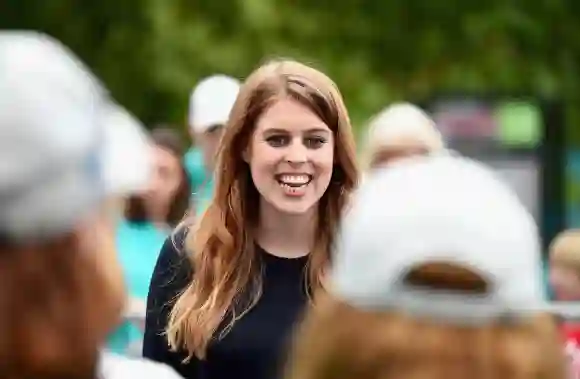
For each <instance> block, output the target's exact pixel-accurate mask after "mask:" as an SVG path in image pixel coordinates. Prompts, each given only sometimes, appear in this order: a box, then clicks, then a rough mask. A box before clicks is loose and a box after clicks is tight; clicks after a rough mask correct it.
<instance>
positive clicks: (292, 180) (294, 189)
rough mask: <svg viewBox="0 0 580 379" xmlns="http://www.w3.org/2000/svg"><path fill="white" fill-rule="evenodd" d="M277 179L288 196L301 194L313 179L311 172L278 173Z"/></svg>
mask: <svg viewBox="0 0 580 379" xmlns="http://www.w3.org/2000/svg"><path fill="white" fill-rule="evenodd" d="M275 178H276V181H277V182H278V184H279V185H280V187H282V189H283V190H284V192H285V193H286V195H288V196H301V195H303V194H304V190H305V189H306V187H307V186H308V185H309V184H310V182H311V181H312V175H310V174H278V175H276V176H275Z"/></svg>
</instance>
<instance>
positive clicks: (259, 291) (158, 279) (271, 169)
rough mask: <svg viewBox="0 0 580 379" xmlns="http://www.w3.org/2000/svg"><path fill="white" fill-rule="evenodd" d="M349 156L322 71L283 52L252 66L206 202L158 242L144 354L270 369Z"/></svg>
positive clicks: (322, 251)
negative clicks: (195, 217) (192, 219)
mask: <svg viewBox="0 0 580 379" xmlns="http://www.w3.org/2000/svg"><path fill="white" fill-rule="evenodd" d="M355 159H356V158H355V147H354V140H353V136H352V132H351V125H350V122H349V118H348V115H347V112H346V108H345V106H344V104H343V100H342V98H341V95H340V93H339V91H338V89H337V88H336V86H335V84H334V83H333V82H332V81H331V80H330V79H329V78H328V77H326V76H325V75H324V74H322V73H320V72H319V71H317V70H314V69H312V68H310V67H307V66H304V65H302V64H299V63H296V62H292V61H276V62H272V63H268V64H266V65H264V66H262V67H261V68H259V69H258V70H256V71H255V72H254V73H253V74H252V75H251V76H250V77H249V78H248V79H247V81H246V82H245V83H244V85H243V86H242V88H241V90H240V94H239V96H238V98H237V100H236V102H235V105H234V108H233V111H232V113H231V115H230V119H229V121H228V125H227V128H226V129H225V134H224V136H223V139H222V142H221V150H220V151H219V154H218V160H217V162H218V163H217V170H216V172H217V176H216V191H215V196H214V198H213V201H212V202H211V204H210V205H209V207H208V209H207V211H206V212H205V213H204V215H203V216H202V218H201V220H199V224H198V225H196V227H195V228H187V229H186V230H185V231H179V232H178V233H177V235H176V238H175V241H168V242H166V244H165V247H164V248H163V249H162V251H161V254H160V257H159V260H158V262H157V266H156V268H155V272H154V274H153V279H152V283H151V287H150V291H149V298H148V312H147V322H146V335H145V343H144V355H145V356H146V357H150V358H152V359H155V360H158V361H161V362H166V363H169V364H170V365H172V366H173V367H175V368H176V369H177V370H178V371H180V372H181V373H182V374H183V375H184V376H185V377H186V378H188V379H193V378H195V379H197V378H211V379H221V378H233V377H243V378H253V379H269V378H274V377H277V374H278V371H279V369H280V367H281V366H282V364H283V363H284V360H285V355H286V354H285V353H286V345H287V343H288V342H289V336H290V332H291V330H292V327H293V326H294V324H295V322H296V321H297V320H298V318H299V316H300V314H301V313H302V311H303V309H304V307H305V306H306V305H307V303H308V300H309V297H310V295H311V293H312V292H313V291H314V290H316V289H318V288H320V287H321V280H322V275H323V272H324V270H325V268H326V267H327V265H328V262H329V251H330V248H331V246H332V243H333V241H334V235H335V232H336V229H337V225H338V223H339V221H340V218H341V215H342V212H343V209H344V206H345V203H346V201H347V197H348V196H349V194H350V192H351V191H352V190H353V188H354V187H355V185H356V182H357V178H358V171H357V168H356V163H355ZM174 242H177V243H174ZM174 299H176V301H175V302H174V301H173V300H174ZM168 320H169V321H168ZM168 345H169V346H170V347H171V349H169V348H168ZM184 361H187V362H186V363H184Z"/></svg>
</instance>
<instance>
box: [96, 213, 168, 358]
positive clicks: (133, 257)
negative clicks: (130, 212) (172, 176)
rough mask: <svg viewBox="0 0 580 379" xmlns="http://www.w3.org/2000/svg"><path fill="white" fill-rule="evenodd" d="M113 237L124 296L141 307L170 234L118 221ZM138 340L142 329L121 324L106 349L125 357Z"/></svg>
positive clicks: (129, 323) (146, 224)
mask: <svg viewBox="0 0 580 379" xmlns="http://www.w3.org/2000/svg"><path fill="white" fill-rule="evenodd" d="M116 233H117V235H116V243H117V252H118V257H119V261H120V263H121V265H122V267H123V273H124V275H125V285H126V287H127V291H128V295H129V297H132V298H137V299H140V300H142V301H143V302H144V303H145V302H146V300H147V292H148V290H149V282H150V281H151V275H152V274H153V269H154V268H155V263H156V262H157V257H158V255H159V251H160V250H161V247H162V246H163V243H164V241H165V239H166V238H167V237H168V236H169V234H170V230H169V228H168V229H167V230H161V229H160V228H158V227H157V226H155V225H153V224H151V223H149V222H144V223H131V222H128V221H126V220H122V221H121V222H120V223H119V225H118V226H117V231H116ZM142 339H143V330H142V327H140V326H139V325H135V324H133V323H131V322H129V321H127V320H125V321H124V322H123V323H122V324H121V325H120V326H119V327H118V328H117V329H116V330H115V331H114V332H113V333H112V335H111V336H110V337H109V340H108V343H107V347H108V349H109V350H111V351H113V352H115V353H118V354H126V353H128V350H129V349H130V348H131V347H132V346H136V345H137V344H139V343H140V342H141V340H142Z"/></svg>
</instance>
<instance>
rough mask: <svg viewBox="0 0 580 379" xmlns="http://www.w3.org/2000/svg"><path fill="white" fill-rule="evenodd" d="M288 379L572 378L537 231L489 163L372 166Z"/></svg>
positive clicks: (414, 160) (442, 159)
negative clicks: (552, 308) (553, 312)
mask: <svg viewBox="0 0 580 379" xmlns="http://www.w3.org/2000/svg"><path fill="white" fill-rule="evenodd" d="M336 246H337V250H336V251H335V253H334V255H333V266H332V268H331V270H330V272H329V277H328V282H327V283H328V285H327V286H326V290H327V292H325V293H320V294H318V295H319V298H318V302H317V303H316V305H317V306H316V307H313V308H311V309H309V310H308V313H307V315H306V318H305V321H304V323H303V324H302V325H301V326H300V328H298V332H297V336H296V340H295V349H294V351H293V355H292V361H291V363H290V364H289V366H288V371H287V375H286V379H354V378H356V379H418V378H419V379H470V378H474V377H476V378H494V379H502V378H503V379H508V378H509V379H538V378H544V379H547V378H550V379H564V378H566V365H565V359H564V354H563V346H562V343H561V339H560V335H559V331H558V327H557V323H556V320H555V318H554V317H552V315H551V314H550V313H549V312H548V310H549V307H548V306H547V303H546V302H545V297H544V291H543V279H542V275H541V268H540V262H541V261H540V258H541V257H540V255H541V244H540V239H539V234H538V230H537V226H536V225H535V223H534V219H533V217H532V215H531V214H529V212H528V211H527V210H526V208H525V207H524V205H523V204H522V203H521V202H520V201H519V199H518V197H517V195H516V194H515V193H514V192H513V191H512V190H511V189H510V188H508V186H507V185H506V184H505V183H503V182H502V181H500V180H498V178H497V177H496V175H495V173H494V172H493V171H492V170H491V169H490V168H488V167H486V166H483V165H481V164H479V163H477V162H474V161H471V160H469V159H465V158H461V157H454V156H451V155H437V156H431V157H416V156H415V157H409V158H404V159H402V160H399V161H397V162H396V163H392V164H389V165H386V166H384V167H381V168H378V169H376V170H373V171H372V172H371V173H370V174H369V175H368V177H367V180H366V181H365V182H364V183H363V184H362V185H361V186H360V187H359V189H358V190H357V192H356V193H355V195H354V198H353V206H352V208H351V209H349V213H348V217H345V219H344V221H343V223H342V224H341V229H340V233H339V237H338V238H337V244H336Z"/></svg>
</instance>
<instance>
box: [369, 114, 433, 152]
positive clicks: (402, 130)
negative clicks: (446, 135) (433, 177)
mask: <svg viewBox="0 0 580 379" xmlns="http://www.w3.org/2000/svg"><path fill="white" fill-rule="evenodd" d="M368 133H369V134H368V141H369V146H368V149H370V151H371V153H372V152H375V151H378V150H381V149H388V148H405V147H422V148H425V149H426V150H428V151H436V150H441V149H443V148H444V143H443V138H442V136H441V134H440V133H439V131H438V129H437V126H436V125H435V122H434V121H433V120H432V119H431V118H430V117H429V116H428V115H427V114H426V113H425V112H424V111H423V110H421V109H420V108H419V107H417V106H415V105H413V104H410V103H399V104H393V105H391V106H389V107H388V108H386V109H384V110H383V111H381V112H380V113H379V114H378V115H376V116H375V117H374V118H373V119H372V120H371V122H370V124H369V132H368Z"/></svg>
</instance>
